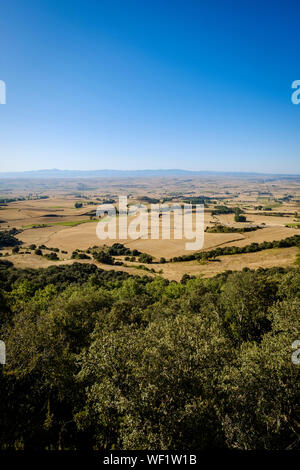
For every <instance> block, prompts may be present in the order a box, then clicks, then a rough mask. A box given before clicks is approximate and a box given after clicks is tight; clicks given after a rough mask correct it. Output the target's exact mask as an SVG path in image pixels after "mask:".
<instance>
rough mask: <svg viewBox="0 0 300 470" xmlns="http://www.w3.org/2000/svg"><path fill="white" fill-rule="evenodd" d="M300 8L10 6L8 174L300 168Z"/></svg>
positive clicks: (48, 1) (144, 3)
mask: <svg viewBox="0 0 300 470" xmlns="http://www.w3.org/2000/svg"><path fill="white" fill-rule="evenodd" d="M299 37H300V4H299V2H297V1H293V0H290V1H289V2H284V1H283V0H282V1H276V0H272V1H271V0H269V1H259V2H258V1H257V2H256V1H255V0H252V1H250V0H243V1H232V0H227V1H225V0H224V1H221V0H219V1H215V2H211V1H208V0H207V1H203V2H201V1H200V0H182V1H176V0H173V1H167V0H159V1H158V0H151V1H150V0H139V1H132V0H123V1H115V0H110V1H106V0H103V1H100V0H99V1H91V0H36V1H34V0H27V1H26V2H24V0H19V1H18V0H10V1H9V2H5V3H2V4H1V16H0V39H1V42H0V44H1V47H0V79H1V80H4V81H5V82H6V86H7V104H6V105H0V155H1V160H0V171H22V170H31V169H45V168H60V169H87V170H90V169H104V168H111V169H145V168H149V169H154V168H183V169H191V170H220V171H258V172H274V173H277V172H278V173H299V174H300V105H298V106H296V105H293V104H292V103H291V93H292V90H291V84H292V82H293V81H294V80H297V79H298V80H299V79H300V47H299V45H300V43H299Z"/></svg>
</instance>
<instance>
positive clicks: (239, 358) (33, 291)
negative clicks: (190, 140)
mask: <svg viewBox="0 0 300 470" xmlns="http://www.w3.org/2000/svg"><path fill="white" fill-rule="evenodd" d="M0 311H1V318H0V323H1V324H0V329H1V339H3V340H4V341H5V343H6V348H7V364H6V365H5V366H1V371H0V394H1V400H0V408H1V410H0V415H1V422H0V447H1V449H113V448H114V449H179V448H180V449H186V450H195V449H198V450H201V449H211V448H237V449H284V448H286V447H288V446H289V445H291V444H292V443H293V442H294V441H295V440H297V439H298V438H299V433H300V422H299V403H300V400H299V398H300V393H299V392H300V388H299V372H300V368H299V366H297V365H295V364H293V363H292V361H291V354H292V347H291V346H292V343H293V341H295V340H296V339H300V324H299V311H300V271H299V269H298V268H295V269H283V268H272V269H259V270H257V271H250V270H249V269H244V270H243V271H242V272H226V273H223V274H221V275H218V276H216V277H214V278H211V279H202V278H200V277H198V278H190V277H189V276H188V275H185V276H184V279H183V280H182V282H180V283H177V282H169V281H167V280H166V279H163V278H161V277H156V278H154V279H153V278H150V277H146V276H145V277H134V276H130V275H128V274H126V273H123V272H115V271H104V270H102V269H99V268H97V267H96V266H95V265H93V264H80V263H76V262H75V263H74V264H72V265H65V266H51V267H49V268H47V269H38V270H34V269H26V270H20V269H16V268H14V267H13V265H12V263H10V262H9V261H0Z"/></svg>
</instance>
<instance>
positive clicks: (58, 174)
mask: <svg viewBox="0 0 300 470" xmlns="http://www.w3.org/2000/svg"><path fill="white" fill-rule="evenodd" d="M197 175H198V176H229V177H236V178H237V177H239V178H243V177H244V178H247V177H256V178H275V179H279V178H293V179H294V178H299V177H300V175H292V174H272V173H250V172H249V173H246V172H245V173H244V172H225V171H192V170H180V169H170V170H58V169H57V168H54V169H52V170H36V171H16V172H0V179H6V178H16V179H18V178H138V177H140V178H142V177H155V176H156V177H170V176H173V177H174V176H178V177H190V176H197Z"/></svg>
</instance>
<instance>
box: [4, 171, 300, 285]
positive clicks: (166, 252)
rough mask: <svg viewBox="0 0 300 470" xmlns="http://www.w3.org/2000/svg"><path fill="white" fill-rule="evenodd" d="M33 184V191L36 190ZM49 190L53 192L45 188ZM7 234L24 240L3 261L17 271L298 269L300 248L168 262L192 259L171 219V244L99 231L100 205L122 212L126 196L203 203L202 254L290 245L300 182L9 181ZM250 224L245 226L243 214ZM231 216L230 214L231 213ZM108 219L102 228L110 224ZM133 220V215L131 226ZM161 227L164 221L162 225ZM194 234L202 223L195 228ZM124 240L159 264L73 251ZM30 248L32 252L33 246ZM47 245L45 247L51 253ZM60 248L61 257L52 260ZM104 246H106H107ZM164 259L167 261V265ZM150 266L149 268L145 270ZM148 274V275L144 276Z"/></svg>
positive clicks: (298, 221)
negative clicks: (71, 266) (86, 265)
mask: <svg viewBox="0 0 300 470" xmlns="http://www.w3.org/2000/svg"><path fill="white" fill-rule="evenodd" d="M29 186H30V192H29ZM45 186H46V187H45ZM0 188H1V191H0V200H1V205H0V229H1V231H10V230H12V229H16V230H17V231H18V233H16V235H15V237H16V238H17V239H18V240H20V241H21V242H22V244H21V245H20V250H19V252H18V253H16V252H14V253H13V248H12V247H9V246H4V247H2V249H1V250H0V254H1V255H2V259H4V258H5V259H8V260H10V261H12V262H13V263H14V264H15V265H16V266H20V267H21V266H22V267H46V266H49V265H51V264H61V263H73V262H74V261H80V262H93V263H96V264H97V265H99V266H100V265H101V267H103V268H104V269H112V268H113V269H117V270H125V271H127V272H131V273H138V274H141V275H143V274H149V275H157V274H160V275H162V276H165V277H167V278H169V279H175V280H178V279H180V278H181V277H182V275H183V274H190V275H199V274H201V275H203V276H212V275H214V274H216V273H219V272H222V271H224V270H228V269H231V270H239V269H242V268H244V267H249V268H258V267H271V266H293V265H294V262H295V259H296V256H297V253H298V251H299V249H298V248H297V247H296V246H292V247H287V248H273V249H264V250H263V251H258V252H251V253H243V254H233V255H226V256H218V257H217V259H210V260H207V261H206V262H203V263H199V262H198V261H196V260H194V261H184V262H169V261H170V259H171V258H174V257H180V256H184V255H187V254H190V253H191V252H190V251H187V250H186V248H185V244H186V242H187V241H190V240H187V239H182V240H176V239H174V230H173V227H172V222H173V217H172V216H171V227H172V228H171V233H170V235H171V236H170V239H161V233H160V239H154V240H153V239H151V231H150V229H149V230H148V231H146V233H147V234H148V238H145V237H138V238H137V239H135V240H132V239H130V238H127V239H124V240H123V239H119V238H118V234H117V237H116V239H107V240H105V241H103V240H99V238H98V237H97V235H96V227H97V224H98V223H99V218H97V217H96V209H97V207H98V205H99V204H102V203H110V204H113V205H114V206H115V207H116V209H118V196H127V197H128V204H129V206H130V205H132V204H144V205H145V206H146V207H147V208H148V209H149V210H150V203H151V202H152V203H154V202H158V201H159V202H164V203H166V204H184V203H191V204H196V203H199V202H201V200H202V202H203V203H204V206H205V214H204V226H205V229H206V230H208V231H206V232H205V233H204V245H203V248H202V249H201V250H200V251H209V250H212V249H215V248H217V247H226V246H228V247H230V246H231V247H232V246H236V247H245V246H248V245H250V244H253V243H258V244H261V243H263V242H272V241H274V240H283V239H286V238H288V237H292V236H294V235H298V234H300V230H299V228H297V227H298V226H300V218H299V217H298V214H299V215H300V181H299V179H298V178H296V177H295V178H292V177H290V178H278V179H276V178H272V179H270V180H269V179H265V178H262V177H261V178H258V177H251V178H250V177H248V178H234V177H226V176H223V177H220V176H218V177H217V176H216V177H215V178H213V177H204V176H201V177H200V176H197V177H192V178H190V179H185V178H143V179H141V178H135V179H134V178H128V179H126V180H125V179H124V178H123V179H121V178H119V179H113V178H110V179H104V178H103V179H97V178H90V179H85V180H83V179H82V180H79V179H75V178H74V179H71V178H70V179H68V180H63V179H61V180H47V182H46V183H45V181H41V180H32V181H27V180H2V181H0ZM237 210H238V213H239V214H240V215H242V217H243V218H244V219H245V220H244V221H238V219H237V217H236V213H237ZM226 211H227V212H226ZM106 220H107V219H105V218H104V219H103V220H102V221H101V222H100V223H105V221H106ZM133 220H134V217H130V218H129V223H130V222H131V221H133ZM159 224H160V230H161V225H162V218H161V219H160V220H159ZM193 228H194V229H195V224H194V225H193ZM116 242H119V243H122V244H123V245H125V247H127V248H129V249H130V250H131V251H133V250H138V251H139V252H142V253H146V254H149V255H151V256H152V257H153V262H152V263H148V262H141V261H139V259H138V257H136V259H135V260H134V261H133V260H132V259H131V260H128V259H127V260H125V257H124V256H122V255H120V256H115V257H114V260H115V261H117V262H118V263H117V265H115V264H114V266H112V265H109V264H106V263H101V262H100V261H99V260H98V261H97V260H95V259H94V258H93V256H91V255H90V256H89V259H76V258H74V256H73V257H72V253H73V252H75V251H76V250H81V252H82V253H85V252H86V250H88V249H89V248H92V247H97V249H99V250H101V247H102V248H103V247H104V245H107V246H112V245H113V244H114V243H116ZM33 245H36V248H39V247H41V250H42V255H37V254H35V251H34V249H33V248H32V246H33ZM30 246H31V248H30ZM44 247H45V248H44ZM52 248H53V249H55V250H56V253H57V258H58V259H57V260H55V259H53V260H52V259H49V256H48V257H46V256H45V255H47V254H49V253H50V252H51V249H52ZM104 249H105V248H104ZM161 258H164V259H165V260H164V261H163V262H160V261H161ZM141 266H144V269H143V268H141ZM145 271H146V272H145Z"/></svg>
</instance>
